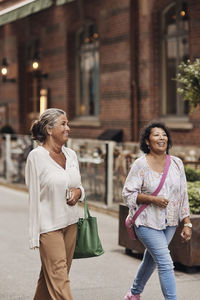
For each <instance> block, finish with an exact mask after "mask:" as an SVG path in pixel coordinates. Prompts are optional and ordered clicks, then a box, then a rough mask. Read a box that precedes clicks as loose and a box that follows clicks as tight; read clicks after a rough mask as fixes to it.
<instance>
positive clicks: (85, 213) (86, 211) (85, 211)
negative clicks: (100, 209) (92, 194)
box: [84, 197, 90, 219]
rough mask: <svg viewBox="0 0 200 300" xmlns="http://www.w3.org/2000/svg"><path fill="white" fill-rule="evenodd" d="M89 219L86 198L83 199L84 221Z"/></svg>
mask: <svg viewBox="0 0 200 300" xmlns="http://www.w3.org/2000/svg"><path fill="white" fill-rule="evenodd" d="M89 217H90V212H89V209H88V205H87V200H86V197H85V198H84V219H88V218H89Z"/></svg>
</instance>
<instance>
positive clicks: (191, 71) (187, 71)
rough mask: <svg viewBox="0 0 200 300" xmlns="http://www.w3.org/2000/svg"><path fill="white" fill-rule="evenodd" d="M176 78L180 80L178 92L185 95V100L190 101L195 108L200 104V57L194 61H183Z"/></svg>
mask: <svg viewBox="0 0 200 300" xmlns="http://www.w3.org/2000/svg"><path fill="white" fill-rule="evenodd" d="M175 80H176V81H177V82H178V88H177V92H178V94H180V95H182V96H183V100H187V101H189V103H190V105H191V109H192V110H194V109H195V108H196V107H197V106H198V104H200V58H196V59H195V60H194V62H191V61H190V60H187V61H186V62H181V64H180V65H179V66H178V74H177V76H176V79H175Z"/></svg>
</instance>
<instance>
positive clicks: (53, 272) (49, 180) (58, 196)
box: [25, 108, 84, 300]
mask: <svg viewBox="0 0 200 300" xmlns="http://www.w3.org/2000/svg"><path fill="white" fill-rule="evenodd" d="M69 131H70V129H69V124H68V119H67V116H66V113H65V112H64V111H63V110H61V109H56V108H50V109H47V110H46V111H45V112H44V113H43V114H42V115H41V116H40V118H39V120H37V121H35V122H34V123H33V125H32V127H31V133H32V138H33V139H34V140H36V141H38V142H39V145H38V146H37V147H36V148H35V149H33V150H32V151H31V152H30V153H29V155H28V158H27V163H26V169H25V178H26V184H27V186H28V189H29V244H30V248H31V249H35V248H39V251H40V258H41V264H42V267H41V272H40V276H39V280H38V284H37V289H36V292H35V296H34V300H49V299H54V300H61V299H62V300H73V297H72V294H71V290H70V281H69V270H70V267H71V263H72V258H73V254H74V249H75V243H76V234H77V221H78V218H79V215H78V208H77V202H78V201H82V200H83V198H84V190H83V187H82V184H81V176H80V171H79V165H78V160H77V156H76V153H75V152H74V151H73V150H71V149H69V148H67V147H65V143H66V142H67V140H68V136H69Z"/></svg>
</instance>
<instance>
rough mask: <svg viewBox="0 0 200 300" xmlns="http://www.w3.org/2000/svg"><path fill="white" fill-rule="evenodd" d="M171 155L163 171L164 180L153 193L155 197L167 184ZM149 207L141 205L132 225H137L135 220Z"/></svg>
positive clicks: (167, 157) (162, 179)
mask: <svg viewBox="0 0 200 300" xmlns="http://www.w3.org/2000/svg"><path fill="white" fill-rule="evenodd" d="M170 161H171V160H170V155H168V154H167V155H166V162H165V167H164V171H163V174H162V178H161V180H160V183H159V186H158V187H157V189H156V190H155V192H153V194H152V195H153V196H156V195H158V193H159V192H160V190H161V189H162V187H163V184H164V182H165V179H166V177H167V173H168V170H169V166H170ZM147 206H148V204H143V205H141V206H140V207H139V208H138V210H137V211H136V213H135V214H134V216H133V218H132V224H134V223H135V220H136V219H137V217H138V216H139V215H140V214H141V212H143V210H144V209H145V208H146V207H147Z"/></svg>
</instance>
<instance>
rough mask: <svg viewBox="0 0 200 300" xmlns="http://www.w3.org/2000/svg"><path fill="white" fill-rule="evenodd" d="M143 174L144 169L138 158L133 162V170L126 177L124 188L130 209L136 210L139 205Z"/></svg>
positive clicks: (125, 198)
mask: <svg viewBox="0 0 200 300" xmlns="http://www.w3.org/2000/svg"><path fill="white" fill-rule="evenodd" d="M142 174H143V171H142V168H141V166H140V163H138V160H136V161H135V162H134V163H133V165H132V167H131V170H130V172H129V174H128V176H127V178H126V181H125V184H124V188H123V191H122V197H123V200H124V202H125V203H126V205H127V206H128V207H129V209H130V210H136V209H137V207H138V205H137V203H136V200H137V196H138V194H139V193H141V188H142V184H143V176H142Z"/></svg>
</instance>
